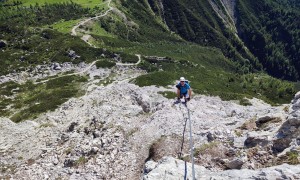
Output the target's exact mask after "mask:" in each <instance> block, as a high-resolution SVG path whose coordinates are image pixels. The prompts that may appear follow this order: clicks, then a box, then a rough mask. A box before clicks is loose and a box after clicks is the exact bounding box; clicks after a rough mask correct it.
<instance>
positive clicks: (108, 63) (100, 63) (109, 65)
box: [96, 59, 116, 68]
mask: <svg viewBox="0 0 300 180" xmlns="http://www.w3.org/2000/svg"><path fill="white" fill-rule="evenodd" d="M115 65H116V63H115V62H112V61H111V60H108V59H104V60H100V61H97V62H96V67H97V68H112V67H114V66H115Z"/></svg>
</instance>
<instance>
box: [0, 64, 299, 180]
mask: <svg viewBox="0 0 300 180" xmlns="http://www.w3.org/2000/svg"><path fill="white" fill-rule="evenodd" d="M139 73H140V72H139V71H138V70H135V69H131V68H127V69H122V71H119V72H118V76H116V79H115V81H114V82H113V83H111V84H109V85H107V86H104V85H100V84H99V83H98V82H97V81H95V80H91V81H90V82H89V83H88V84H87V87H86V88H87V93H86V94H85V95H84V96H82V97H80V98H73V99H70V100H69V101H68V102H66V103H64V104H63V105H62V106H61V107H60V108H58V109H57V110H56V111H54V112H49V113H46V114H44V115H41V116H40V117H38V118H37V119H35V120H28V121H25V122H22V123H19V124H15V123H13V122H11V121H10V119H8V118H1V120H0V128H1V131H0V154H1V156H0V178H1V179H2V178H4V179H5V178H13V179H21V178H25V179H57V178H62V179H141V178H144V179H163V178H167V179H176V178H177V179H178V177H183V175H184V164H185V163H184V161H186V162H187V172H188V176H189V177H190V173H191V170H190V164H189V162H190V159H189V154H190V151H189V137H188V134H189V131H190V130H189V129H188V126H187V127H186V128H185V125H186V124H185V120H186V118H187V109H186V108H185V107H184V106H183V105H182V104H176V105H174V104H173V100H170V99H166V98H165V97H163V96H162V95H161V93H159V92H163V91H175V89H174V87H173V86H170V87H169V88H162V87H155V86H149V87H138V86H136V85H134V84H132V83H129V80H130V79H131V77H132V76H133V75H138V74H139ZM133 77H134V76H133ZM174 84H175V82H174ZM250 102H251V103H252V105H251V106H241V105H238V104H236V103H235V102H227V101H222V100H221V99H220V98H218V97H208V96H201V95H196V96H194V97H193V98H192V100H191V101H190V102H189V103H188V108H189V109H190V112H191V120H192V134H193V138H194V148H195V162H196V164H197V166H196V174H197V177H198V178H200V179H202V178H203V179H210V178H215V179H222V178H225V179H226V178H227V179H232V178H236V179H238V178H244V177H247V178H249V179H251V178H267V179H276V178H283V179H284V178H291V179H293V178H297V177H300V172H299V169H300V168H299V165H287V164H283V163H289V164H299V159H298V152H299V142H298V141H299V140H298V139H297V138H298V137H299V136H298V135H299V129H298V128H299V123H298V121H299V116H298V115H299V109H300V107H299V93H298V94H297V95H296V97H295V99H294V100H293V102H292V104H291V107H290V111H288V110H287V109H288V108H287V107H288V105H285V106H279V107H272V106H270V105H268V104H266V103H264V102H262V101H260V100H258V99H252V100H250ZM286 117H287V118H286ZM280 142H282V143H283V144H284V145H285V146H284V147H282V150H280V151H279V149H278V148H276V147H281V146H279V144H280ZM183 160H184V161H183ZM280 164H282V165H280ZM278 165H280V166H278ZM272 166H274V167H272Z"/></svg>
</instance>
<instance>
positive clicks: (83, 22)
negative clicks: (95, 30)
mask: <svg viewBox="0 0 300 180" xmlns="http://www.w3.org/2000/svg"><path fill="white" fill-rule="evenodd" d="M111 1H112V0H109V1H108V4H107V6H108V8H109V9H108V10H107V11H105V13H104V14H101V15H98V16H95V17H90V18H88V19H85V20H83V21H80V22H79V23H78V24H77V25H76V26H74V27H73V28H72V33H71V35H72V36H77V32H76V29H77V28H78V27H79V26H81V25H84V24H85V23H87V22H89V21H91V20H93V19H97V18H100V17H104V16H106V15H107V14H108V13H109V12H110V11H111V10H112V9H113V7H111V6H110V3H111Z"/></svg>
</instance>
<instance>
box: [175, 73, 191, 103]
mask: <svg viewBox="0 0 300 180" xmlns="http://www.w3.org/2000/svg"><path fill="white" fill-rule="evenodd" d="M176 87H177V101H180V99H181V98H182V97H184V99H185V102H187V101H189V100H190V99H191V95H192V90H191V87H190V85H189V83H188V81H187V80H185V78H184V77H181V78H180V82H179V83H178V84H177V85H176Z"/></svg>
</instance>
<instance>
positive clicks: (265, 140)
mask: <svg viewBox="0 0 300 180" xmlns="http://www.w3.org/2000/svg"><path fill="white" fill-rule="evenodd" d="M270 143H271V135H270V134H269V133H267V132H262V133H258V132H249V133H248V134H247V139H246V140H245V142H244V145H245V146H246V147H247V148H251V147H255V146H257V145H260V146H267V145H268V144H270Z"/></svg>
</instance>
